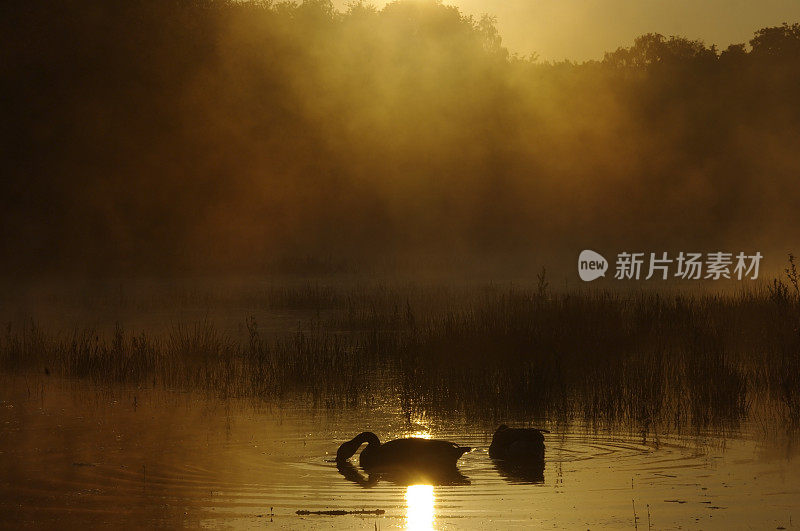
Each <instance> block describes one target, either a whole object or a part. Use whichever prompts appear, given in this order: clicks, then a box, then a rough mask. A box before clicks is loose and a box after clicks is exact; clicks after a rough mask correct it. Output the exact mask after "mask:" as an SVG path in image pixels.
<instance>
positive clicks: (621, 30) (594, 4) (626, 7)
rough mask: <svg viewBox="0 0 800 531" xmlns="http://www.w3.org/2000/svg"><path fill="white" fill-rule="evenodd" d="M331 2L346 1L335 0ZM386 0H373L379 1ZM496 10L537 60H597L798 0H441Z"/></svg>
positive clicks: (742, 31) (739, 23)
mask: <svg viewBox="0 0 800 531" xmlns="http://www.w3.org/2000/svg"><path fill="white" fill-rule="evenodd" d="M335 3H337V4H338V5H339V6H343V5H344V4H346V3H347V0H335ZM386 3H388V0H373V4H374V5H376V6H378V7H382V6H383V5H385V4H386ZM444 3H445V4H450V5H455V6H458V7H459V8H460V9H461V11H462V12H463V13H467V14H475V15H480V14H482V13H490V14H493V15H496V16H497V22H498V27H499V28H500V31H501V33H502V35H503V42H504V43H505V45H506V46H507V47H508V48H509V49H510V50H511V51H514V52H518V53H521V54H528V53H531V52H536V53H538V54H539V57H540V58H541V59H548V60H559V59H573V60H585V59H599V58H601V57H602V56H603V53H604V52H606V51H613V50H615V49H616V48H618V47H619V46H623V45H629V44H631V43H632V42H633V39H634V38H635V37H636V36H638V35H641V34H643V33H649V32H657V33H662V34H664V35H681V36H685V37H689V38H692V39H702V40H703V41H705V42H706V43H708V44H717V45H718V46H720V47H721V48H725V47H726V46H728V45H729V44H731V43H738V42H747V41H748V40H750V38H751V37H752V35H753V32H754V31H755V30H757V29H759V28H762V27H765V26H774V25H778V24H780V23H781V22H790V23H791V22H799V21H800V0H444Z"/></svg>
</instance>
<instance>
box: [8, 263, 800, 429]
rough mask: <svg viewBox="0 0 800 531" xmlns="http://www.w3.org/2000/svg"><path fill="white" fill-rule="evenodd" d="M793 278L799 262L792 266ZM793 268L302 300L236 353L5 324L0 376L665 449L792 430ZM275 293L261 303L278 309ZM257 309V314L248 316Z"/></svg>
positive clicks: (176, 338)
mask: <svg viewBox="0 0 800 531" xmlns="http://www.w3.org/2000/svg"><path fill="white" fill-rule="evenodd" d="M792 264H793V262H792ZM793 272H794V268H792V267H791V264H790V268H787V275H786V278H785V280H778V279H775V280H773V281H772V282H771V283H768V284H767V283H765V284H761V285H760V286H759V287H753V288H750V289H744V290H740V291H738V292H736V293H706V294H692V293H680V292H676V293H668V292H664V293H660V292H656V291H653V292H645V291H638V292H630V293H615V292H612V291H607V290H584V291H566V292H561V293H556V292H551V291H550V289H549V288H548V284H547V281H546V279H545V277H544V275H542V276H540V282H539V285H538V286H534V287H530V288H526V287H514V286H510V287H500V286H484V287H474V288H468V289H463V290H460V291H457V292H456V291H453V290H448V289H445V288H442V289H441V290H434V289H415V288H414V287H413V286H407V285H406V286H402V287H397V286H394V287H393V286H388V285H377V286H372V287H364V288H361V289H358V288H353V287H345V288H343V287H336V286H335V285H334V284H332V285H329V286H320V285H310V284H308V285H305V286H297V287H285V288H281V289H274V290H272V291H268V292H264V294H263V296H264V298H263V299H262V300H260V304H261V305H262V306H263V307H268V308H271V309H272V310H277V309H283V310H296V311H301V312H303V314H304V315H305V316H306V317H305V318H304V319H302V320H300V321H299V322H298V325H297V328H296V329H295V330H289V331H285V332H283V333H274V332H270V333H266V332H265V331H263V330H262V329H261V328H260V327H259V324H258V323H257V322H256V319H255V318H252V317H251V318H249V319H247V322H246V324H245V329H246V333H245V334H244V335H243V337H236V336H235V335H231V334H229V333H224V332H222V331H220V330H219V329H218V328H217V327H215V326H214V324H212V322H211V320H210V319H202V320H200V321H198V322H194V323H188V324H187V323H180V324H177V325H175V326H173V327H172V328H171V329H169V330H168V331H166V332H165V333H163V334H161V333H148V332H147V331H144V332H140V331H128V330H126V329H125V328H123V326H122V325H120V324H118V325H117V327H116V329H115V331H114V333H113V334H112V335H111V336H110V337H106V336H105V335H103V334H102V333H99V332H98V331H97V330H93V329H77V330H75V331H74V332H72V333H57V332H48V331H45V330H44V329H43V328H42V327H40V326H38V325H37V324H36V323H35V322H32V321H30V322H23V323H19V322H17V323H8V324H7V325H6V327H5V330H4V331H3V333H2V334H1V335H0V367H2V369H3V370H4V371H5V372H7V373H16V374H30V373H38V374H43V373H47V374H49V375H53V376H58V377H65V378H77V379H84V380H88V381H93V382H97V383H99V384H101V385H116V384H126V385H135V386H141V387H151V386H152V387H161V388H166V389H178V390H191V391H199V392H201V393H205V394H207V395H209V396H214V397H218V398H222V399H227V398H237V399H252V400H257V401H269V400H274V399H281V398H286V397H292V398H296V397H298V396H299V397H304V398H305V399H307V400H309V401H310V403H312V404H314V405H317V406H322V407H329V408H342V407H344V408H347V407H354V406H357V405H363V404H369V403H370V401H371V400H374V399H376V398H380V397H385V396H386V394H387V391H388V392H389V393H390V394H392V395H393V396H397V397H399V399H400V402H401V404H402V407H403V410H404V411H405V412H406V413H407V414H409V415H412V414H424V415H429V416H430V415H433V416H435V415H439V414H441V415H447V414H452V413H453V412H458V413H459V414H462V415H464V416H466V417H468V418H474V419H476V420H483V421H486V422H492V421H494V420H497V419H545V420H546V421H547V422H548V423H551V425H558V424H568V423H572V422H580V423H585V424H588V425H593V426H597V427H621V426H625V427H629V428H630V429H632V430H636V431H641V432H642V433H643V434H647V433H655V434H658V433H667V432H671V431H684V430H692V429H703V428H705V427H714V428H718V429H719V428H730V429H736V427H737V426H739V425H740V423H742V422H744V421H752V422H755V423H757V424H758V425H759V426H761V427H762V429H764V430H772V431H776V432H787V433H789V432H793V431H794V430H796V429H797V428H799V427H800V291H799V290H798V285H797V276H796V275H794V274H793ZM267 294H271V297H270V296H268V295H267ZM251 302H252V301H251Z"/></svg>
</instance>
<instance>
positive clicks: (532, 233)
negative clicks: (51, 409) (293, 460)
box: [0, 0, 800, 276]
mask: <svg viewBox="0 0 800 531" xmlns="http://www.w3.org/2000/svg"><path fill="white" fill-rule="evenodd" d="M5 11H6V14H5V15H4V17H3V19H2V22H0V24H1V25H2V26H0V54H2V56H1V57H0V71H1V72H2V73H1V74H0V79H1V80H2V81H1V83H2V89H1V90H2V94H3V97H2V98H0V109H2V115H3V116H4V120H5V122H6V127H4V128H3V131H2V132H1V133H0V135H2V147H0V149H1V150H2V151H0V153H2V156H3V160H4V167H3V178H2V183H1V184H0V207H1V210H0V223H1V224H2V225H0V226H2V232H1V233H0V254H1V255H2V256H3V260H2V264H0V270H2V272H3V273H4V274H6V275H23V276H28V275H41V274H48V275H51V274H70V275H76V274H77V275H98V274H102V275H104V274H108V275H115V274H134V275H136V274H148V275H153V274H155V275H173V274H186V273H213V274H218V273H230V274H241V273H249V274H260V273H265V272H275V271H291V272H301V273H302V272H304V271H314V272H342V271H349V272H359V273H360V272H371V271H387V270H388V271H402V272H409V273H414V272H418V271H428V270H437V271H443V272H453V274H455V273H463V272H465V271H473V270H481V271H490V272H492V273H493V274H496V275H513V274H519V273H520V272H524V271H531V272H532V271H533V270H534V269H532V268H538V267H540V266H541V265H547V266H549V267H554V268H556V269H558V268H560V267H562V266H563V267H566V266H569V267H574V261H575V259H576V257H577V254H578V252H579V251H580V250H581V249H584V248H593V249H598V250H601V251H604V250H608V251H609V252H617V251H622V250H627V251H634V250H636V251H680V250H684V251H694V250H697V251H703V252H709V251H718V250H725V251H731V252H738V251H747V252H755V251H756V250H758V251H761V252H762V253H764V254H765V256H767V262H766V264H767V266H770V265H771V266H772V267H774V268H777V267H778V266H779V265H780V262H781V261H782V259H783V256H784V253H785V252H786V251H787V250H789V249H792V246H793V245H795V247H796V242H797V241H798V236H800V226H799V224H798V212H800V210H799V208H800V204H799V203H800V190H798V187H797V184H796V183H797V177H798V174H799V172H800V153H799V152H798V150H797V146H798V141H800V105H798V92H797V86H798V83H799V82H800V27H798V26H797V25H789V26H777V27H771V28H766V29H761V30H759V28H758V27H754V28H753V37H752V40H751V41H750V42H748V43H744V44H743V45H742V46H731V47H729V48H727V49H725V50H720V49H717V48H716V47H715V46H711V45H708V44H705V43H702V42H700V41H693V40H690V39H685V38H666V37H662V36H660V35H655V34H646V35H643V36H641V37H639V38H638V39H637V40H636V41H635V43H634V44H633V45H632V46H629V47H622V48H619V49H617V50H609V53H607V54H606V55H605V57H604V59H603V60H601V61H590V62H585V63H580V64H576V63H570V62H564V63H546V62H538V61H536V60H535V59H529V58H523V57H520V56H519V55H515V54H512V53H509V51H508V50H507V49H506V48H505V47H504V46H503V42H502V39H501V35H500V33H499V31H498V29H497V26H496V23H495V22H494V21H493V19H492V18H490V17H481V18H476V17H472V16H467V15H463V14H462V13H460V12H459V10H458V9H457V8H455V7H449V6H446V5H442V4H439V3H435V2H428V1H399V2H393V3H390V4H388V5H386V6H385V7H382V8H380V9H378V8H375V7H371V6H369V5H367V4H361V3H356V4H352V5H351V6H350V7H348V8H345V9H343V10H337V9H335V8H334V6H333V4H331V3H330V2H326V1H324V0H314V1H306V2H303V3H302V4H299V5H295V4H289V3H271V2H244V3H242V2H218V1H194V2H188V1H180V0H176V1H171V2H164V1H161V0H136V1H125V2H123V1H116V2H105V1H104V2H99V1H92V0H68V1H58V2H56V1H54V0H53V1H42V2H29V1H27V0H24V1H23V0H12V1H11V2H8V3H7V7H6V8H5ZM580 38H581V37H580V36H576V39H580ZM623 44H624V42H620V45H623Z"/></svg>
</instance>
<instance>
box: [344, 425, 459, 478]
mask: <svg viewBox="0 0 800 531" xmlns="http://www.w3.org/2000/svg"><path fill="white" fill-rule="evenodd" d="M364 443H367V446H366V448H364V449H363V450H362V451H361V455H360V456H359V464H360V465H361V468H363V469H364V470H370V469H391V468H404V469H420V470H424V469H442V468H455V466H456V462H457V461H458V460H459V458H460V457H461V456H462V455H464V454H465V453H467V452H469V451H470V450H471V448H469V447H466V446H459V445H457V444H456V443H452V442H450V441H442V440H437V439H420V438H415V437H412V438H407V439H395V440H393V441H388V442H385V443H381V442H380V439H378V436H377V435H375V434H374V433H372V432H369V431H365V432H363V433H360V434H358V435H356V436H355V437H354V438H353V439H351V440H349V441H347V442H346V443H344V444H342V445H341V446H340V447H339V450H338V451H337V452H336V462H337V463H344V462H346V461H347V460H348V459H350V458H351V457H352V456H353V454H355V453H356V452H357V451H358V449H359V448H360V447H361V445H362V444H364Z"/></svg>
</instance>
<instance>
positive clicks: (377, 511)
mask: <svg viewBox="0 0 800 531" xmlns="http://www.w3.org/2000/svg"><path fill="white" fill-rule="evenodd" d="M385 512H386V511H384V510H383V509H375V510H373V511H368V510H364V509H362V510H359V511H344V510H341V509H340V510H335V511H304V510H299V511H297V514H299V515H300V516H306V515H309V514H320V515H324V516H343V515H345V514H384V513H385Z"/></svg>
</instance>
